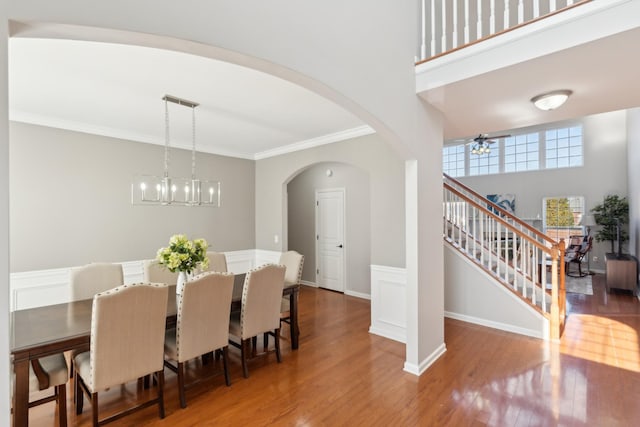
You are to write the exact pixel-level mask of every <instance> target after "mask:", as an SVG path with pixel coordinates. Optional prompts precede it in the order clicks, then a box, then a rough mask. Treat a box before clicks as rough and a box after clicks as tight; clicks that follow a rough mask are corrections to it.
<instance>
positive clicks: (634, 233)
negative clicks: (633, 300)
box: [627, 108, 640, 256]
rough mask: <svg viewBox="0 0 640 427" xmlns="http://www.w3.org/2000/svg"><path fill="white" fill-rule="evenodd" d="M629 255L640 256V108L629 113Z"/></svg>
mask: <svg viewBox="0 0 640 427" xmlns="http://www.w3.org/2000/svg"><path fill="white" fill-rule="evenodd" d="M627 154H628V155H627V159H628V175H629V178H628V181H629V253H631V254H633V255H636V256H638V254H640V167H638V166H640V108H634V109H632V110H628V112H627Z"/></svg>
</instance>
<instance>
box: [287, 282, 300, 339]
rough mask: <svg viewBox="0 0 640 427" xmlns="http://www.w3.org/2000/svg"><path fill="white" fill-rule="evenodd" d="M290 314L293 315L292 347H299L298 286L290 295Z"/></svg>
mask: <svg viewBox="0 0 640 427" xmlns="http://www.w3.org/2000/svg"><path fill="white" fill-rule="evenodd" d="M289 313H290V314H289V315H290V316H291V325H290V326H291V328H290V329H291V349H292V350H297V349H298V337H299V335H300V330H299V329H298V288H297V287H296V288H295V289H294V290H293V292H291V294H290V295H289Z"/></svg>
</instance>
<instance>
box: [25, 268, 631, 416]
mask: <svg viewBox="0 0 640 427" xmlns="http://www.w3.org/2000/svg"><path fill="white" fill-rule="evenodd" d="M593 288H594V295H593V296H586V295H582V294H568V310H569V313H570V315H569V317H568V322H567V327H566V331H565V333H564V336H563V338H562V340H561V342H559V343H548V342H544V341H541V340H538V339H533V338H526V337H522V336H519V335H514V334H510V333H506V332H501V331H497V330H494V329H489V328H484V327H480V326H475V325H472V324H468V323H464V322H460V321H455V320H449V319H447V320H446V321H445V339H446V346H447V352H446V353H445V354H444V355H443V356H442V357H441V358H440V359H439V360H437V361H436V362H435V363H434V364H433V365H432V367H431V368H430V369H429V370H428V371H427V372H426V373H425V374H423V375H422V376H421V377H420V378H417V377H415V376H413V375H410V374H407V373H404V372H403V371H402V367H403V363H404V346H403V345H402V344H400V343H397V342H394V341H391V340H387V339H384V338H380V337H378V336H375V335H371V334H369V333H368V332H367V330H368V328H369V324H370V311H369V302H368V301H366V300H362V299H358V298H353V297H348V296H344V295H341V294H338V293H334V292H330V291H325V290H318V289H313V288H304V289H303V290H302V291H301V293H300V326H301V333H302V335H301V341H300V349H299V350H298V351H296V352H291V351H290V348H289V343H288V342H287V341H283V345H282V348H283V362H282V363H281V364H278V363H276V360H275V355H274V354H271V355H269V356H268V357H267V358H261V359H255V360H253V361H251V362H250V365H249V372H250V377H249V379H244V378H243V377H242V373H241V369H240V362H239V357H238V356H239V355H238V351H237V350H236V349H230V353H231V367H232V385H231V387H226V386H225V385H224V377H223V376H221V375H217V376H214V377H211V378H209V379H206V380H204V381H202V382H200V383H199V384H198V385H197V386H194V387H193V388H191V389H190V390H188V391H187V404H188V406H187V408H186V409H180V407H179V403H178V397H177V392H176V377H175V375H174V374H173V373H171V372H170V371H168V370H165V371H166V378H167V382H166V396H165V403H166V413H167V416H166V418H165V419H164V420H160V419H159V418H157V410H156V409H155V408H148V409H145V410H144V411H142V412H140V413H138V414H135V415H133V416H130V417H128V418H125V419H123V420H120V421H118V422H116V423H113V424H112V425H114V426H125V425H126V426H140V425H144V426H172V427H173V426H177V427H180V426H207V425H216V426H218V425H221V426H227V425H228V426H231V425H233V426H245V425H250V426H264V425H277V426H338V425H348V426H361V425H362V426H391V425H393V426H418V425H420V426H481V425H491V426H556V425H562V426H606V427H612V426H635V425H640V345H639V337H638V333H639V332H640V303H639V301H638V299H637V298H635V297H633V296H632V295H631V294H630V293H626V292H623V291H620V292H617V293H612V294H606V293H605V291H604V283H603V276H601V275H596V276H593ZM285 328H286V326H285ZM287 332H288V330H285V333H287ZM204 368H207V369H204ZM218 368H219V366H211V365H207V366H205V367H202V366H201V365H200V363H199V362H198V363H191V365H190V372H191V373H192V374H194V375H197V374H199V373H209V371H211V373H214V372H213V371H214V370H215V369H218ZM68 395H69V398H71V392H69V393H68ZM141 395H144V392H142V391H139V390H136V385H135V384H130V385H128V386H126V387H123V388H117V389H112V390H110V391H108V392H106V393H102V394H101V408H102V409H103V410H104V412H105V413H108V412H109V411H114V410H116V409H118V408H120V407H121V402H122V399H123V398H124V399H125V400H129V401H131V400H133V399H136V398H138V397H139V396H141ZM54 407H55V404H54V403H50V404H47V405H43V406H41V407H38V408H34V409H31V411H30V418H31V425H32V426H53V425H56V417H55V414H54ZM69 408H70V410H69V422H70V425H72V426H73V425H77V426H88V425H90V414H91V410H90V405H89V404H86V403H85V413H84V414H82V415H81V416H76V415H75V412H74V410H73V409H72V408H73V406H72V404H71V402H70V403H69Z"/></svg>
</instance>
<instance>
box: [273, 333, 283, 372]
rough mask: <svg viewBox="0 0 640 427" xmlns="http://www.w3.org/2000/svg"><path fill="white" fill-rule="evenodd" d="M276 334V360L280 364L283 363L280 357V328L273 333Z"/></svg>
mask: <svg viewBox="0 0 640 427" xmlns="http://www.w3.org/2000/svg"><path fill="white" fill-rule="evenodd" d="M273 333H274V341H275V343H276V359H277V360H278V363H280V362H282V358H281V357H280V328H277V329H276V330H274V331H273Z"/></svg>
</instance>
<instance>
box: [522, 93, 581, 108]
mask: <svg viewBox="0 0 640 427" xmlns="http://www.w3.org/2000/svg"><path fill="white" fill-rule="evenodd" d="M572 93H573V92H572V91H570V90H567V89H563V90H554V91H552V92H547V93H543V94H541V95H537V96H534V97H533V98H531V102H533V105H535V106H536V107H538V108H539V109H541V110H543V111H549V110H555V109H556V108H558V107H560V106H561V105H562V104H564V103H565V102H566V100H567V99H568V98H569V95H571V94H572Z"/></svg>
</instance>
